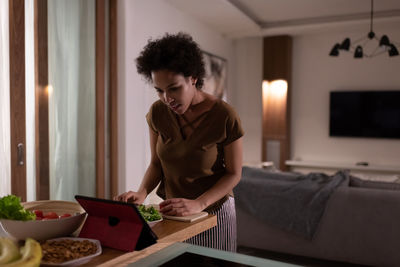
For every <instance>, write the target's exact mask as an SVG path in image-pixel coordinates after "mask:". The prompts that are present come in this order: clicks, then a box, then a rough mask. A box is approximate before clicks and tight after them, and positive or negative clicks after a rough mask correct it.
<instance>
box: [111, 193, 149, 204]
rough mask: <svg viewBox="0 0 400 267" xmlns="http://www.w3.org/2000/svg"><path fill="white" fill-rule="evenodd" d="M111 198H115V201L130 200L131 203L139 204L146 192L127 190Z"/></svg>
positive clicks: (144, 197)
mask: <svg viewBox="0 0 400 267" xmlns="http://www.w3.org/2000/svg"><path fill="white" fill-rule="evenodd" d="M113 199H114V200H117V201H123V202H131V203H134V204H138V205H139V204H142V203H143V202H144V200H145V199H146V193H145V192H133V191H128V192H125V193H123V194H121V195H119V196H115V197H113Z"/></svg>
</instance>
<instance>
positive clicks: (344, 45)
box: [339, 38, 350, 51]
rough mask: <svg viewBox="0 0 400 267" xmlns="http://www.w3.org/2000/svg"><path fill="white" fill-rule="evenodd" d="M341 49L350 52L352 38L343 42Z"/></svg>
mask: <svg viewBox="0 0 400 267" xmlns="http://www.w3.org/2000/svg"><path fill="white" fill-rule="evenodd" d="M339 49H342V50H347V51H349V49H350V38H346V39H344V40H343V42H342V43H341V44H340V47H339Z"/></svg>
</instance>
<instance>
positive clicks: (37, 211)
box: [33, 210, 43, 218]
mask: <svg viewBox="0 0 400 267" xmlns="http://www.w3.org/2000/svg"><path fill="white" fill-rule="evenodd" d="M33 213H35V214H36V217H42V218H43V211H41V210H34V211H33Z"/></svg>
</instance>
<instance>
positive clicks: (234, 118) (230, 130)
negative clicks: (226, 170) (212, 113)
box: [222, 105, 244, 146]
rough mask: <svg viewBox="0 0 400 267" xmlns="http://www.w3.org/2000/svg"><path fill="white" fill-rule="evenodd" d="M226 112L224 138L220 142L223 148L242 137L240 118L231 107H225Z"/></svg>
mask: <svg viewBox="0 0 400 267" xmlns="http://www.w3.org/2000/svg"><path fill="white" fill-rule="evenodd" d="M227 111H228V112H227V117H226V120H225V131H226V138H225V140H224V141H223V142H222V145H224V146H226V145H229V144H230V143H232V142H234V141H236V140H237V139H239V138H240V137H242V136H243V135H244V130H243V128H242V124H241V122H240V118H239V116H238V115H237V113H236V112H235V110H234V109H233V108H232V107H231V106H229V105H227Z"/></svg>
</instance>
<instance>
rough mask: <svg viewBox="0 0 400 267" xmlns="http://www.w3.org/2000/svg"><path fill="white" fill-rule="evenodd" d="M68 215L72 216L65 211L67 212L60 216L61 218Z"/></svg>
mask: <svg viewBox="0 0 400 267" xmlns="http://www.w3.org/2000/svg"><path fill="white" fill-rule="evenodd" d="M67 217H71V214H69V213H65V214H63V215H61V216H60V218H67Z"/></svg>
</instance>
